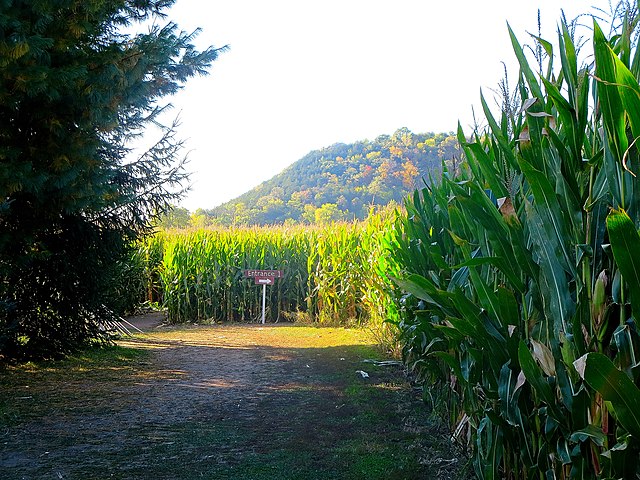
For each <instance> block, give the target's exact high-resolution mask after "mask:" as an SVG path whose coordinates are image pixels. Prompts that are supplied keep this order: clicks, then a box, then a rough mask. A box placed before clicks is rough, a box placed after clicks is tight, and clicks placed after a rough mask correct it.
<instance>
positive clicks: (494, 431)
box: [389, 8, 640, 479]
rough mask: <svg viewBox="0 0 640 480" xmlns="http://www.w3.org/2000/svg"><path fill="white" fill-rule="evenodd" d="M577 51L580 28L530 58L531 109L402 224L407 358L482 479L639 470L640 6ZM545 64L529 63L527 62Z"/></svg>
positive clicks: (472, 149) (512, 114)
mask: <svg viewBox="0 0 640 480" xmlns="http://www.w3.org/2000/svg"><path fill="white" fill-rule="evenodd" d="M621 18H622V19H623V20H622V24H621V26H620V28H619V30H618V31H617V32H616V34H615V35H612V36H611V37H610V38H607V37H606V36H605V34H604V33H603V31H602V30H601V28H600V27H599V25H598V23H597V22H594V23H593V26H592V30H590V33H591V34H592V35H593V40H592V43H591V45H592V47H593V52H594V55H593V57H592V58H591V59H590V61H589V62H587V63H586V64H585V65H579V62H578V52H577V50H578V46H577V45H576V40H575V39H574V31H573V29H572V28H571V26H570V25H568V24H567V23H566V22H564V21H562V22H561V23H560V27H559V33H558V38H557V43H556V44H555V45H552V43H551V42H547V41H545V40H544V39H538V42H539V43H538V44H539V46H540V47H541V49H542V51H543V52H544V53H545V54H546V55H545V57H546V59H545V60H544V62H542V61H538V60H542V59H541V58H539V59H535V60H529V57H528V55H527V54H525V50H524V49H523V47H522V46H521V44H520V43H519V41H518V39H517V38H516V37H515V35H514V34H513V32H511V31H510V35H511V42H512V44H513V48H514V51H515V54H516V57H517V59H518V61H519V65H520V77H519V82H518V85H517V88H516V92H517V98H516V100H517V103H519V105H520V109H519V112H518V110H517V109H516V110H514V109H512V108H504V109H503V111H502V113H501V115H500V116H494V115H493V113H492V111H491V109H490V108H489V106H488V105H487V102H486V100H485V98H482V104H483V108H484V114H485V116H486V119H487V124H488V127H487V129H486V130H485V131H483V132H474V134H473V135H471V136H470V137H468V136H467V135H465V133H464V132H463V131H462V129H461V128H460V129H459V132H458V138H459V141H460V143H461V145H462V147H463V149H464V153H465V157H466V163H465V166H464V168H463V171H462V172H461V173H460V175H459V176H458V177H457V178H450V177H448V176H447V175H445V176H444V178H443V179H442V181H441V182H439V183H438V184H434V185H432V186H430V187H428V188H425V189H423V190H422V191H421V192H416V193H415V195H414V196H413V197H412V198H411V199H409V201H408V202H407V212H406V216H405V217H404V218H400V219H399V220H398V222H397V225H396V229H395V231H391V232H392V235H391V236H390V238H389V242H390V248H391V249H392V251H393V255H392V261H393V262H395V267H394V268H395V269H396V270H399V271H402V274H401V275H399V276H398V278H396V279H395V282H396V284H397V285H398V286H399V287H400V288H401V289H402V290H403V292H404V294H402V295H400V296H399V297H398V298H397V305H398V309H399V323H398V327H399V329H400V332H401V339H402V343H403V355H404V359H405V361H406V362H407V364H408V366H409V367H410V368H411V369H412V370H413V371H414V372H415V374H416V375H418V376H419V378H420V379H421V381H422V382H423V385H424V389H425V395H426V397H428V398H430V399H431V400H432V401H433V402H434V403H435V404H436V405H438V406H440V407H441V408H442V410H443V411H444V412H446V414H447V415H448V419H449V421H450V422H451V427H452V431H453V432H454V437H455V438H457V439H458V440H459V441H460V442H462V443H464V444H466V445H468V446H469V448H470V450H471V451H472V453H473V462H474V467H475V472H476V474H477V476H478V477H479V478H482V479H501V478H508V479H591V478H601V479H609V478H612V479H613V478H616V479H633V478H640V469H639V463H640V389H639V388H638V385H639V384H640V336H639V334H638V321H637V319H638V318H640V236H639V235H638V226H639V225H640V181H639V178H638V175H640V151H639V149H638V143H637V140H638V138H640V84H639V83H638V78H640V50H638V49H637V48H636V46H635V40H636V39H637V30H638V28H637V27H638V12H637V9H636V8H631V9H630V10H628V11H627V14H626V15H624V16H623V17H621ZM532 65H533V66H532Z"/></svg>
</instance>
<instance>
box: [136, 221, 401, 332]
mask: <svg viewBox="0 0 640 480" xmlns="http://www.w3.org/2000/svg"><path fill="white" fill-rule="evenodd" d="M389 217H390V214H389V213H387V214H384V215H383V214H373V215H371V216H370V217H369V219H368V220H367V221H365V222H359V223H352V224H347V223H343V224H334V225H331V226H326V227H263V228H258V227H255V228H237V229H210V230H198V231H179V230H178V231H162V232H159V233H157V234H156V235H154V236H152V237H150V238H148V239H147V240H146V242H145V243H144V244H143V245H141V247H140V249H139V252H138V256H139V257H143V258H144V264H145V280H144V283H145V285H146V295H147V299H148V300H150V301H152V302H159V303H162V304H163V305H164V306H165V307H166V308H167V311H168V315H169V320H170V321H171V322H173V323H179V322H185V321H201V320H213V321H256V320H258V319H259V318H260V317H261V313H262V287H261V286H259V285H255V284H254V281H253V279H251V278H244V274H243V273H244V271H245V270H247V269H259V270H282V271H283V275H284V276H283V277H282V278H278V279H276V280H275V284H274V285H270V286H267V301H266V305H267V312H266V318H267V320H268V321H271V322H274V321H278V320H300V319H304V320H307V321H314V322H318V323H320V324H334V325H335V324H340V325H346V324H351V325H356V324H357V325H361V324H365V323H370V322H375V323H378V324H379V323H381V322H382V321H383V320H385V318H386V314H387V309H388V308H392V305H393V301H392V297H391V296H390V294H388V293H385V292H387V291H390V287H388V286H387V285H388V280H387V279H386V277H385V273H384V269H385V267H386V266H385V264H384V260H383V259H384V253H383V252H384V239H385V235H386V230H385V229H386V228H392V227H393V223H392V222H391V221H390V220H389Z"/></svg>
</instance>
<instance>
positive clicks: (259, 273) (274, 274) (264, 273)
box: [244, 270, 282, 278]
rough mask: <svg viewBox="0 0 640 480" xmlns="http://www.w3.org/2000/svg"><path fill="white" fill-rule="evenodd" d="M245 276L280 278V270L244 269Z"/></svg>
mask: <svg viewBox="0 0 640 480" xmlns="http://www.w3.org/2000/svg"><path fill="white" fill-rule="evenodd" d="M244 276H245V277H246V278H251V277H253V278H282V270H245V271H244Z"/></svg>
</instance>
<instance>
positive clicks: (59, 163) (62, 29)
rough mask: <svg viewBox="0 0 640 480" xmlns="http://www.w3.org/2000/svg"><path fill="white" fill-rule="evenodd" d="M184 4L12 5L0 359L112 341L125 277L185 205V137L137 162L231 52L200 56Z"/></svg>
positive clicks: (2, 175) (1, 53)
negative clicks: (121, 274) (146, 137)
mask: <svg viewBox="0 0 640 480" xmlns="http://www.w3.org/2000/svg"><path fill="white" fill-rule="evenodd" d="M174 1H175V0H111V1H107V2H105V1H102V0H0V358H1V357H2V356H5V357H6V358H14V357H17V356H24V355H26V354H29V355H31V354H36V355H52V354H56V353H60V352H65V351H68V350H70V349H73V348H76V347H77V346H78V345H82V344H84V343H86V342H87V341H88V340H91V339H96V338H103V335H102V333H101V330H100V320H101V315H102V314H103V313H102V312H104V309H105V307H104V305H105V304H106V305H107V307H108V306H109V298H108V295H105V292H107V291H108V290H109V288H108V287H109V282H110V280H111V279H112V278H113V276H112V273H113V265H114V264H115V263H117V261H118V260H119V259H120V258H121V257H122V256H123V255H125V254H126V251H127V246H128V245H129V244H130V242H131V241H132V240H133V239H135V238H136V237H137V236H139V235H141V234H143V233H145V230H146V229H147V228H148V227H147V226H148V225H149V220H150V219H151V218H152V217H153V216H154V215H157V214H159V213H162V212H164V211H165V210H166V209H167V208H168V206H169V204H170V203H171V202H172V201H175V199H176V198H177V197H179V196H180V195H181V194H182V193H183V185H184V181H185V179H186V176H187V175H186V173H185V170H184V168H183V167H184V158H183V157H182V154H181V150H182V146H183V145H182V142H181V141H180V140H179V139H177V138H176V131H175V127H176V125H175V124H172V125H169V126H167V127H163V128H162V132H163V133H162V135H161V138H160V140H159V141H158V142H157V143H156V144H155V145H153V146H151V147H150V148H149V149H148V150H147V151H146V152H145V153H143V154H142V155H138V156H137V157H135V158H133V159H132V158H131V155H132V153H133V148H132V141H133V140H135V139H137V138H139V137H140V136H141V135H142V133H143V132H144V130H145V127H148V126H149V125H158V118H159V115H160V114H161V113H162V112H163V111H164V110H165V109H166V108H167V105H163V104H162V103H161V102H162V101H164V99H165V98H166V97H167V96H170V95H171V94H174V93H175V92H177V91H178V90H179V89H180V88H181V87H182V85H183V84H184V83H185V81H186V80H187V79H189V78H190V77H193V76H195V75H203V74H206V73H207V71H208V69H209V67H210V65H211V63H212V62H213V61H214V60H215V59H216V58H217V56H218V54H219V53H220V51H221V50H224V47H223V48H222V49H215V48H213V47H210V48H207V49H205V50H203V51H198V50H197V49H196V48H195V47H194V45H193V39H194V37H195V35H197V33H198V32H197V31H196V32H194V33H191V34H188V33H185V32H182V31H180V30H179V28H178V26H177V25H176V24H175V23H173V22H170V21H168V20H167V18H166V14H167V13H166V12H167V9H168V8H169V7H171V5H172V4H173V3H174ZM142 29H145V31H144V33H140V32H141V31H142ZM136 30H137V31H138V33H130V32H135V31H136Z"/></svg>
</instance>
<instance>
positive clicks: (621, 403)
mask: <svg viewBox="0 0 640 480" xmlns="http://www.w3.org/2000/svg"><path fill="white" fill-rule="evenodd" d="M574 366H575V367H576V370H577V371H578V373H579V374H580V376H581V377H582V378H583V379H584V381H585V382H587V384H588V385H589V386H590V387H591V388H593V389H594V390H596V391H597V392H598V393H600V395H602V398H603V399H604V400H606V401H607V402H611V409H612V410H613V412H614V414H615V415H616V417H617V419H618V421H619V422H620V424H621V425H622V426H623V427H624V428H625V429H627V431H628V432H629V433H631V434H632V435H633V436H634V437H636V438H637V439H640V408H638V406H639V405H640V389H639V388H638V387H636V386H635V385H634V383H633V382H632V381H631V379H630V378H629V377H628V376H627V375H626V374H625V373H624V372H621V371H620V370H618V369H617V368H616V366H615V365H614V364H613V362H612V361H611V360H609V358H607V357H606V356H605V355H603V354H601V353H595V352H592V353H587V354H586V355H583V356H582V357H580V358H579V359H577V360H576V361H575V362H574Z"/></svg>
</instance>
